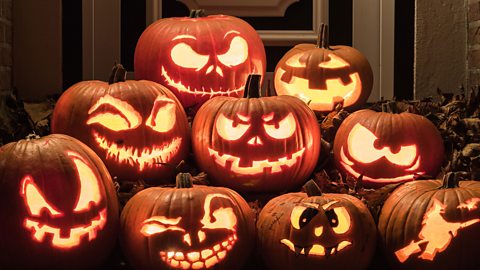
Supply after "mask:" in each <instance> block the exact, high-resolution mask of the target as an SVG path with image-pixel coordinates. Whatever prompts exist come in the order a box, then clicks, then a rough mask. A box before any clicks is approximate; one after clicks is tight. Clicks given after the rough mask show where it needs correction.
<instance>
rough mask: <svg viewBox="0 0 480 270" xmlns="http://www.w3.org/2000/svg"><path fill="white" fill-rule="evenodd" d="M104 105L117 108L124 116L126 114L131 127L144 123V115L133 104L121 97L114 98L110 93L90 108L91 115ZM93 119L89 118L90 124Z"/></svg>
mask: <svg viewBox="0 0 480 270" xmlns="http://www.w3.org/2000/svg"><path fill="white" fill-rule="evenodd" d="M102 105H109V106H112V107H113V108H115V109H117V110H118V111H119V112H120V113H121V114H122V115H123V116H125V118H126V120H127V122H128V124H129V126H130V128H135V127H137V126H139V125H140V124H141V123H142V116H141V115H140V114H139V113H138V112H137V111H136V110H135V109H134V108H133V107H132V105H130V104H128V102H126V101H123V100H121V99H118V98H114V97H112V96H110V95H109V94H106V95H105V96H103V97H101V98H99V99H98V100H97V102H96V103H95V104H94V105H93V106H92V107H91V108H90V109H89V110H88V114H89V115H90V114H92V113H94V112H95V111H97V110H98V108H100V106H102ZM94 118H95V117H94ZM91 120H92V119H89V120H88V121H87V124H89V122H91Z"/></svg>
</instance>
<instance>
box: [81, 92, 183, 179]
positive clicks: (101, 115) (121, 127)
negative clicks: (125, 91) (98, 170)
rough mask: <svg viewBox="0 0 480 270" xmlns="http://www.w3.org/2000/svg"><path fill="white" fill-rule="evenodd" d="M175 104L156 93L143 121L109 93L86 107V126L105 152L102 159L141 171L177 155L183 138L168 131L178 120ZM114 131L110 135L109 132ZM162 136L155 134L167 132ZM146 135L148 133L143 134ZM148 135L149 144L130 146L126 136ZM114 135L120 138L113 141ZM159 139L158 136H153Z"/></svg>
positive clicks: (125, 103) (127, 104) (135, 112)
mask: <svg viewBox="0 0 480 270" xmlns="http://www.w3.org/2000/svg"><path fill="white" fill-rule="evenodd" d="M176 110H177V105H176V103H175V101H174V100H172V99H170V98H168V97H166V96H158V97H157V98H156V99H155V101H154V102H153V106H152V109H151V111H150V113H149V114H148V116H147V117H146V119H145V121H144V119H143V117H142V115H141V114H140V113H139V112H138V111H137V110H136V109H135V108H134V107H133V106H132V105H130V104H129V103H128V102H127V101H125V100H121V99H119V98H115V97H113V96H111V95H109V94H107V95H105V96H103V97H101V98H99V99H98V100H97V102H96V103H94V104H93V106H91V107H90V109H89V110H88V115H89V118H88V119H87V121H86V124H87V125H92V126H93V127H95V128H93V129H92V134H93V137H94V139H95V141H96V142H97V144H98V146H99V147H100V148H101V149H102V150H103V151H105V158H106V159H110V160H113V161H114V162H118V163H120V164H125V165H128V166H131V167H134V168H136V169H137V170H138V171H143V170H144V169H145V168H152V167H155V166H158V163H168V162H170V160H171V158H172V157H175V156H176V155H177V152H178V151H179V149H180V145H181V144H182V137H181V136H180V135H179V134H176V132H171V131H172V130H173V128H174V126H175V123H176V119H177V114H176ZM112 133H114V134H116V135H115V136H111V134H112ZM169 133H172V134H171V136H170V137H168V136H166V138H168V140H167V139H164V138H163V137H162V136H156V135H155V134H158V135H160V134H167V135H168V134H169ZM145 134H147V135H145ZM137 136H148V137H149V138H152V141H151V144H149V145H129V144H128V141H129V140H128V138H132V137H137ZM113 137H119V138H117V139H115V140H113V139H112V138H113ZM153 138H159V139H153Z"/></svg>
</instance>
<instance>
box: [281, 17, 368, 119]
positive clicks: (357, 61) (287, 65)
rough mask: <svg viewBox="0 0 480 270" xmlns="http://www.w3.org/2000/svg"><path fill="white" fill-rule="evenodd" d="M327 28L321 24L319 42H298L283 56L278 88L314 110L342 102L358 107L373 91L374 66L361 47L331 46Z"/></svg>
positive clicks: (328, 108)
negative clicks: (361, 50)
mask: <svg viewBox="0 0 480 270" xmlns="http://www.w3.org/2000/svg"><path fill="white" fill-rule="evenodd" d="M327 29H328V28H327V25H325V24H322V25H321V26H320V31H319V36H318V40H317V44H316V45H315V44H298V45H296V46H295V47H293V48H292V49H291V50H290V51H288V52H287V53H286V54H285V55H284V56H283V57H282V59H280V61H279V62H278V64H277V67H276V68H275V74H274V82H275V90H276V91H277V94H278V95H291V96H296V97H299V98H300V99H302V100H304V101H305V102H307V104H308V106H310V108H312V109H313V110H314V111H320V112H327V111H332V110H333V109H334V106H335V104H337V103H340V102H341V103H343V107H344V108H354V107H358V106H359V105H362V104H364V103H365V102H366V101H367V99H368V97H369V96H370V92H371V91H372V86H373V73H372V68H371V67H370V64H369V62H368V60H367V59H366V58H365V57H364V56H363V55H362V54H361V53H360V52H359V51H358V50H356V49H354V48H352V47H349V46H342V45H338V46H330V45H329V42H328V30H327Z"/></svg>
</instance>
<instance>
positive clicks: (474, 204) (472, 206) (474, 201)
mask: <svg viewBox="0 0 480 270" xmlns="http://www.w3.org/2000/svg"><path fill="white" fill-rule="evenodd" d="M479 202H480V198H471V199H470V200H467V201H466V202H464V203H461V204H459V205H458V206H457V208H458V209H463V208H466V209H467V210H468V211H472V210H476V209H478V203H479Z"/></svg>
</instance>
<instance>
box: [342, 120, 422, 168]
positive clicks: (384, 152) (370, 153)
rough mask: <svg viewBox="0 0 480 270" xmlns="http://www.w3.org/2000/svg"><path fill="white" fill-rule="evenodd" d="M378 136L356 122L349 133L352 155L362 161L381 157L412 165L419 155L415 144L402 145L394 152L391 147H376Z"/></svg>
mask: <svg viewBox="0 0 480 270" xmlns="http://www.w3.org/2000/svg"><path fill="white" fill-rule="evenodd" d="M377 139H378V138H377V136H375V134H373V133H372V132H371V131H370V130H368V129H367V128H365V127H364V126H362V125H360V124H356V125H355V126H354V127H353V128H352V130H351V131H350V134H349V135H348V139H347V144H348V151H349V153H350V155H351V156H352V157H353V158H355V159H356V160H357V161H359V162H362V163H371V162H374V161H376V160H378V159H380V158H381V157H385V158H387V160H388V161H390V162H392V163H394V164H397V165H400V166H408V165H411V164H412V163H413V162H414V161H415V158H416V156H417V148H416V147H415V145H409V146H401V147H400V151H398V152H397V153H392V151H391V149H390V147H384V148H382V149H376V148H375V146H374V143H375V141H376V140H377Z"/></svg>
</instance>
